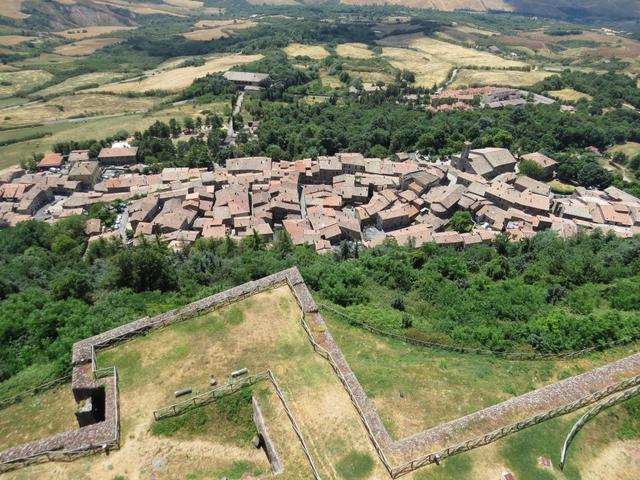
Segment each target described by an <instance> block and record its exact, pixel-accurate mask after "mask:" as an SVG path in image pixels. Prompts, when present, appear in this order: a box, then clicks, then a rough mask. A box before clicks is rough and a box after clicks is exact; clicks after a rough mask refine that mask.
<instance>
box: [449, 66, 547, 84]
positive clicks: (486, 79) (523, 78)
mask: <svg viewBox="0 0 640 480" xmlns="http://www.w3.org/2000/svg"><path fill="white" fill-rule="evenodd" d="M551 75H553V73H551V72H543V71H536V72H520V71H510V70H460V71H458V74H457V75H456V78H455V80H454V81H453V83H452V84H451V88H464V87H471V86H474V85H477V86H485V85H496V86H505V87H529V86H531V85H533V84H535V83H538V82H540V81H542V80H544V79H545V78H547V77H549V76H551Z"/></svg>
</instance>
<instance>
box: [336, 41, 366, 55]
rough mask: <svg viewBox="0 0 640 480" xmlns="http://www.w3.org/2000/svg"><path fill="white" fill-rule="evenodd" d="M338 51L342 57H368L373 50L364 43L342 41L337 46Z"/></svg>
mask: <svg viewBox="0 0 640 480" xmlns="http://www.w3.org/2000/svg"><path fill="white" fill-rule="evenodd" d="M336 53H337V54H338V55H340V56H341V57H347V58H360V59H368V58H371V57H373V52H372V51H371V50H369V48H368V47H367V45H365V44H364V43H342V44H340V45H338V46H337V47H336Z"/></svg>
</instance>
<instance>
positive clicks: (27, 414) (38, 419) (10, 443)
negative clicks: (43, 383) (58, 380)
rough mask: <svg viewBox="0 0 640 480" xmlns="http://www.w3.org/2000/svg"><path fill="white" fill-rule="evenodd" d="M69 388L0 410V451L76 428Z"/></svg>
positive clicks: (73, 404)
mask: <svg viewBox="0 0 640 480" xmlns="http://www.w3.org/2000/svg"><path fill="white" fill-rule="evenodd" d="M74 412H75V402H74V400H73V395H72V394H71V385H62V386H60V387H56V388H53V389H51V390H47V391H45V392H43V393H40V394H37V395H34V396H31V397H27V398H25V399H23V400H22V401H20V402H18V403H16V404H13V405H10V406H8V407H5V408H2V409H0V451H2V450H4V449H5V448H9V447H14V446H16V445H21V444H23V443H27V442H31V441H33V440H37V439H39V438H43V437H48V436H50V435H54V434H56V433H62V432H66V431H68V430H73V429H75V428H78V424H77V422H76V421H75V417H74V414H73V413H74Z"/></svg>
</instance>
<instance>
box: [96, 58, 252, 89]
mask: <svg viewBox="0 0 640 480" xmlns="http://www.w3.org/2000/svg"><path fill="white" fill-rule="evenodd" d="M261 58H262V55H240V54H234V55H226V56H224V57H217V58H213V59H211V60H209V61H207V62H206V63H205V64H204V65H201V66H199V67H185V68H175V69H172V70H166V71H160V72H148V73H147V77H146V78H144V79H142V80H140V81H136V82H126V83H112V84H109V85H105V86H103V87H100V88H97V89H96V91H101V92H111V93H127V92H147V91H150V90H166V91H176V90H181V89H183V88H185V87H188V86H189V85H191V83H192V82H193V81H194V80H195V79H196V78H199V77H204V76H205V75H206V74H208V73H215V72H225V71H227V70H229V69H230V68H232V67H235V66H237V65H244V64H246V63H250V62H254V61H256V60H260V59H261Z"/></svg>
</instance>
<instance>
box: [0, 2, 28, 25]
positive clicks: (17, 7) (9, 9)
mask: <svg viewBox="0 0 640 480" xmlns="http://www.w3.org/2000/svg"><path fill="white" fill-rule="evenodd" d="M21 9H22V0H2V6H0V16H2V17H9V18H14V19H16V20H20V19H22V18H27V17H28V16H29V15H25V14H24V13H22V11H21Z"/></svg>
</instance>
